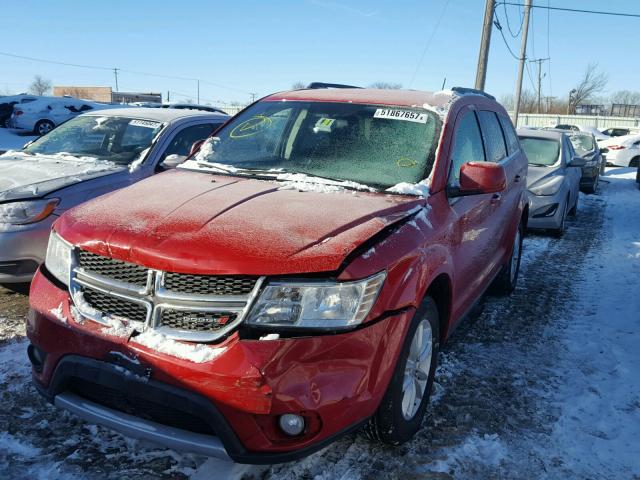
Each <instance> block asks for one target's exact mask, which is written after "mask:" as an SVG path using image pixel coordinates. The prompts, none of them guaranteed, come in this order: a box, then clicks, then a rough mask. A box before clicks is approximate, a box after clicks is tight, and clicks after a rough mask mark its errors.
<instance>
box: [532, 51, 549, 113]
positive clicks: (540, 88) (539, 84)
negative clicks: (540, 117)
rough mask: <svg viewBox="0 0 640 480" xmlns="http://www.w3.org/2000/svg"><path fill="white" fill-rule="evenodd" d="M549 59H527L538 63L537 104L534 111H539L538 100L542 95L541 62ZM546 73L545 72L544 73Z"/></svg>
mask: <svg viewBox="0 0 640 480" xmlns="http://www.w3.org/2000/svg"><path fill="white" fill-rule="evenodd" d="M547 60H549V58H548V57H547V58H538V59H535V60H529V61H530V62H531V63H537V64H538V106H537V108H536V113H540V101H541V95H542V93H541V92H542V62H545V61H547ZM545 75H546V74H545Z"/></svg>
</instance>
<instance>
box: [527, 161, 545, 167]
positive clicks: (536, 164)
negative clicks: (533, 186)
mask: <svg viewBox="0 0 640 480" xmlns="http://www.w3.org/2000/svg"><path fill="white" fill-rule="evenodd" d="M529 165H531V166H533V167H548V166H549V165H547V164H546V163H531V162H529Z"/></svg>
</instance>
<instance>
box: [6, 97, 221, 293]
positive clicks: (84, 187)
mask: <svg viewBox="0 0 640 480" xmlns="http://www.w3.org/2000/svg"><path fill="white" fill-rule="evenodd" d="M228 118H229V117H228V116H227V115H223V114H219V113H209V112H198V111H195V110H174V109H166V110H165V109H155V108H126V109H114V110H102V111H96V112H92V113H87V114H84V115H80V116H78V117H76V118H74V119H72V120H69V121H68V122H66V123H64V124H62V125H60V126H59V127H57V128H55V129H54V130H52V131H51V132H50V133H48V134H47V135H45V136H43V137H41V138H39V139H38V140H36V141H34V142H32V143H30V144H28V145H27V146H26V147H25V148H24V149H23V150H21V151H15V152H11V151H10V152H7V153H5V154H4V155H1V156H0V283H5V284H6V283H19V282H27V281H30V280H31V278H32V277H33V275H34V273H35V271H36V269H37V268H38V266H39V265H40V264H41V263H42V262H43V261H44V257H45V252H46V248H47V241H48V238H49V231H50V230H51V226H52V224H53V222H54V221H55V220H56V219H57V218H58V217H59V216H60V214H62V213H63V212H64V211H66V210H68V209H69V208H72V207H75V206H76V205H78V204H80V203H82V202H85V201H87V200H89V199H91V198H94V197H97V196H99V195H103V194H105V193H108V192H112V191H114V190H117V189H119V188H123V187H126V186H128V185H131V184H132V183H135V182H138V181H140V180H142V179H144V178H146V177H149V176H151V175H153V174H155V173H157V172H161V171H163V170H166V169H168V168H171V167H173V166H176V165H177V164H178V163H180V162H181V161H183V160H184V159H185V158H186V157H187V155H188V154H189V152H190V150H191V147H192V145H193V144H194V143H195V142H198V141H199V140H202V139H204V138H206V137H207V136H209V135H210V134H211V133H212V132H213V131H214V130H216V129H217V128H218V127H219V126H220V125H222V124H223V123H224V122H225V121H226V120H227V119H228ZM111 213H112V214H114V215H117V212H111Z"/></svg>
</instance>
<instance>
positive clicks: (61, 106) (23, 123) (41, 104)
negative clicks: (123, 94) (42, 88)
mask: <svg viewBox="0 0 640 480" xmlns="http://www.w3.org/2000/svg"><path fill="white" fill-rule="evenodd" d="M121 107H122V105H109V104H107V103H98V102H92V101H90V100H80V99H78V98H71V97H41V98H39V99H38V100H34V101H33V102H29V103H26V104H19V105H15V106H14V108H13V113H12V115H11V118H10V119H9V122H8V126H9V128H18V129H22V130H29V131H33V132H34V133H36V134H37V135H44V134H45V133H49V132H50V131H51V129H53V128H54V127H56V126H58V125H60V124H61V123H64V122H66V121H67V120H69V119H71V118H73V117H76V116H78V115H80V114H81V113H85V112H89V111H91V110H100V109H104V108H121Z"/></svg>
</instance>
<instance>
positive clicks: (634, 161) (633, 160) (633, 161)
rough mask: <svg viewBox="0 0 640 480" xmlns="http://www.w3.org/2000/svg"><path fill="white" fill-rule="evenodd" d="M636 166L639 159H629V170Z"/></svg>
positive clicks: (639, 161)
mask: <svg viewBox="0 0 640 480" xmlns="http://www.w3.org/2000/svg"><path fill="white" fill-rule="evenodd" d="M638 164H640V157H633V158H632V159H631V161H630V162H629V167H631V168H633V167H637V166H638Z"/></svg>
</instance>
